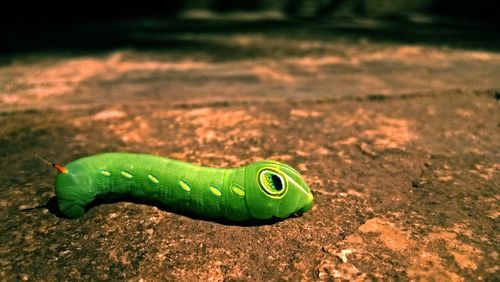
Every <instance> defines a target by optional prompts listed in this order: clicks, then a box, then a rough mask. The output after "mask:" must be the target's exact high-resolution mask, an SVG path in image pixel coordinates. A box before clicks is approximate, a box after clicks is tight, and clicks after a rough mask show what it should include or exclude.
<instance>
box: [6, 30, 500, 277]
mask: <svg viewBox="0 0 500 282" xmlns="http://www.w3.org/2000/svg"><path fill="white" fill-rule="evenodd" d="M292 31H293V32H292ZM290 34H294V36H291V35H290ZM144 36H145V37H146V36H149V34H146V35H144ZM155 36H156V37H159V36H166V37H168V38H170V37H171V36H172V35H171V34H166V35H164V34H161V33H160V34H155ZM175 36H176V37H175V38H176V39H178V40H197V41H200V42H203V43H205V44H206V45H207V46H211V47H206V46H205V47H200V48H191V49H189V48H188V49H186V50H183V49H182V48H180V49H173V50H170V49H166V50H146V49H140V48H139V49H138V48H127V47H121V48H119V49H113V50H107V51H103V52H99V53H97V52H96V53H92V52H90V53H87V54H67V53H63V55H61V54H59V53H57V52H54V53H51V52H43V53H36V52H35V53H29V54H20V55H15V56H12V57H10V58H9V60H8V61H9V62H8V63H5V64H3V65H2V66H0V109H1V113H0V124H1V125H2V126H1V127H0V154H1V159H0V164H1V167H2V168H3V172H2V173H1V174H0V183H1V184H2V185H1V187H0V195H1V197H0V221H1V222H2V224H1V225H0V233H1V234H2V236H1V237H0V279H1V280H5V281H12V280H23V281H25V280H35V281H36V280H49V281H55V280H57V281H58V280H124V279H127V280H133V281H140V280H143V281H151V280H165V279H169V280H180V281H196V280H200V281H205V280H211V281H220V280H252V281H255V280H259V281H268V280H343V279H347V280H379V279H380V280H418V281H447V280H451V281H470V280H487V281H488V280H489V281H492V280H498V279H499V278H500V275H499V266H498V265H499V263H498V262H499V258H498V256H499V239H500V238H499V235H498V234H499V232H498V231H499V224H498V222H499V216H500V211H499V208H498V207H499V201H500V196H499V188H500V150H499V148H500V131H499V127H500V111H499V104H498V99H499V98H498V97H499V95H500V94H499V93H498V89H500V80H499V77H500V68H499V66H500V53H498V52H496V51H491V50H490V51H484V50H476V49H460V48H454V47H453V46H443V45H439V44H438V45H436V44H432V45H429V44H417V43H414V44H408V43H404V42H400V43H398V42H385V41H376V40H373V39H366V38H364V37H360V38H358V37H354V36H333V35H330V36H327V35H325V34H308V30H307V29H300V30H285V31H283V30H280V31H279V32H276V31H272V30H271V31H268V32H265V31H261V30H259V31H247V32H245V33H241V34H239V33H238V34H233V33H227V34H226V33H214V34H211V33H204V34H198V35H193V34H192V33H189V32H185V33H184V32H178V33H176V34H175ZM495 89H497V90H495ZM105 151H130V152H143V153H150V154H158V155H162V156H167V157H170V158H174V159H179V160H185V161H189V162H193V163H197V164H201V165H205V166H213V167H234V166H241V165H245V164H247V163H250V162H253V161H257V160H262V159H274V160H278V161H283V162H286V163H288V164H290V165H292V166H294V167H296V168H297V169H298V170H299V171H301V173H302V174H303V175H304V177H305V179H306V181H307V182H308V183H309V185H310V186H311V188H312V190H313V193H314V196H315V205H314V207H313V209H312V210H311V211H310V212H308V213H306V214H304V215H303V216H301V217H293V218H290V219H287V220H284V221H278V222H276V221H273V222H265V223H261V222H250V223H248V224H239V225H235V224H231V223H230V222H226V221H222V220H206V219H203V218H196V217H192V216H189V215H185V214H179V213H175V212H172V211H170V210H168V209H165V208H164V207H159V206H151V205H145V204H141V203H135V202H127V201H119V202H114V203H104V204H100V205H96V206H94V207H93V208H91V209H90V210H89V211H88V212H87V213H86V214H85V216H84V217H83V218H81V219H75V220H70V219H65V218H62V217H60V216H59V215H58V213H57V211H56V210H55V209H54V198H53V197H54V191H53V178H54V172H52V171H51V170H50V168H48V167H46V166H45V165H44V164H43V163H41V162H39V161H37V160H36V159H34V158H33V156H32V154H33V153H35V152H38V153H39V154H41V155H43V156H45V157H46V158H48V159H50V160H54V161H57V162H60V163H67V162H70V161H72V160H74V159H77V158H79V157H82V156H86V155H92V154H96V153H100V152H105Z"/></svg>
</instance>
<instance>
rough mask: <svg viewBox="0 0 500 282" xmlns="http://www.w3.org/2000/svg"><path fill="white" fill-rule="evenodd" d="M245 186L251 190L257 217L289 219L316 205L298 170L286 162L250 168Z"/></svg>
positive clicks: (250, 204)
mask: <svg viewBox="0 0 500 282" xmlns="http://www.w3.org/2000/svg"><path fill="white" fill-rule="evenodd" d="M245 187H247V189H249V190H250V191H249V193H248V195H247V205H248V208H249V210H250V213H251V214H252V215H253V216H254V217H255V218H259V219H268V218H271V217H273V216H274V217H278V218H287V217H289V216H290V215H292V214H294V213H304V212H306V211H308V210H310V209H311V207H312V205H313V195H312V193H311V189H310V188H309V186H307V184H306V183H305V182H304V180H303V179H302V177H301V175H300V174H299V173H298V172H297V171H296V170H295V169H293V168H292V167H290V166H288V165H286V164H283V163H279V162H275V161H260V162H256V163H253V164H250V165H248V166H247V167H246V171H245Z"/></svg>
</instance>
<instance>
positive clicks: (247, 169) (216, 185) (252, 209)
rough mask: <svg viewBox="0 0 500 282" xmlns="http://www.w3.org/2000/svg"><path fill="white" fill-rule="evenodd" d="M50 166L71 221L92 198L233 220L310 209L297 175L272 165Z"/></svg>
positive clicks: (110, 157) (152, 161)
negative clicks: (127, 198) (131, 200)
mask: <svg viewBox="0 0 500 282" xmlns="http://www.w3.org/2000/svg"><path fill="white" fill-rule="evenodd" d="M52 166H54V167H55V168H57V169H58V170H59V174H58V175H57V177H56V182H55V190H56V196H57V204H58V207H59V210H60V211H61V212H62V213H63V214H64V215H66V216H67V217H69V218H77V217H81V216H83V214H84V212H85V207H86V206H87V205H88V204H90V203H91V202H92V201H94V200H95V199H96V198H100V197H106V196H111V195H125V194H130V195H131V196H133V197H137V198H139V199H146V200H154V201H158V202H160V203H161V204H164V205H166V206H168V207H170V208H173V209H177V210H186V211H191V212H194V213H197V214H199V215H203V216H207V217H225V218H227V219H229V220H234V221H244V220H248V219H270V218H272V217H277V218H287V217H289V216H290V215H292V214H294V213H304V212H306V211H308V210H309V209H311V207H312V205H313V195H312V193H311V190H310V188H309V187H308V186H307V184H306V183H305V182H304V180H302V178H301V176H300V174H299V173H298V172H297V171H296V170H295V169H293V168H291V167H290V166H288V165H285V164H282V163H279V162H275V161H260V162H255V163H251V164H249V165H246V166H243V167H239V168H232V169H222V168H207V167H202V166H198V165H194V164H190V163H186V162H181V161H175V160H171V159H168V158H163V157H158V156H152V155H144V154H133V153H105V154H99V155H94V156H89V157H84V158H81V159H78V160H75V161H73V162H71V163H69V164H67V165H66V166H61V165H56V164H52Z"/></svg>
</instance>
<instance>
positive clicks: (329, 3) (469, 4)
mask: <svg viewBox="0 0 500 282" xmlns="http://www.w3.org/2000/svg"><path fill="white" fill-rule="evenodd" d="M1 6H2V8H1V9H0V10H1V12H0V25H1V26H0V53H2V54H4V55H9V54H22V53H26V52H28V53H29V52H33V51H54V52H58V51H61V50H67V49H71V50H73V51H74V50H87V51H88V50H100V49H109V48H117V47H130V48H164V47H165V46H168V48H175V47H180V46H182V44H180V45H179V44H178V43H179V42H178V41H177V40H173V39H172V38H169V39H168V40H165V39H164V40H160V41H158V40H150V39H146V37H144V36H141V35H140V34H143V33H151V32H153V33H163V34H170V35H175V34H178V33H194V34H200V33H231V32H233V33H235V32H238V33H242V32H246V31H252V32H255V31H257V32H258V31H260V30H262V31H264V30H265V31H269V30H273V31H276V32H285V33H286V32H288V33H290V34H293V32H294V30H296V29H297V28H299V29H304V28H309V29H310V30H311V31H313V32H319V33H321V34H322V35H321V36H329V35H346V36H351V37H354V38H355V37H360V36H362V37H364V38H369V39H373V40H383V41H397V42H403V43H415V42H416V43H424V44H440V45H443V44H444V45H447V46H453V47H461V48H474V49H488V50H499V49H500V44H499V42H500V39H499V38H500V36H498V35H499V32H498V27H499V26H500V24H499V23H500V20H499V19H500V17H498V11H500V9H499V8H500V1H494V0H476V1H469V0H282V1H271V0H239V1H237V0H186V1H159V2H157V1H136V2H123V3H116V2H114V3H113V2H103V1H77V2H63V1H50V2H40V1H38V2H35V3H28V2H25V1H18V2H15V3H8V4H6V3H5V2H4V3H2V4H1ZM4 59H5V58H4Z"/></svg>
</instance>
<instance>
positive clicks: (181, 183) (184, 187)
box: [179, 180, 191, 192]
mask: <svg viewBox="0 0 500 282" xmlns="http://www.w3.org/2000/svg"><path fill="white" fill-rule="evenodd" d="M179 187H181V189H182V190H184V191H186V192H189V191H191V186H189V184H187V183H186V182H185V181H183V180H179Z"/></svg>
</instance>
